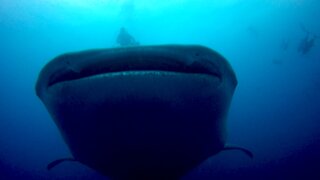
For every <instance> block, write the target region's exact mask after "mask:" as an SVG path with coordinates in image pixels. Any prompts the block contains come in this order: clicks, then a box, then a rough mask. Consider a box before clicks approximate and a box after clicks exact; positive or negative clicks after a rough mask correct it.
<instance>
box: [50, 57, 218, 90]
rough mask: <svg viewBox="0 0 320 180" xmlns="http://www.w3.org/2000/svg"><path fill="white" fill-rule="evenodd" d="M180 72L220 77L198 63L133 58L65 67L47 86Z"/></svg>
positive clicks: (52, 77)
mask: <svg viewBox="0 0 320 180" xmlns="http://www.w3.org/2000/svg"><path fill="white" fill-rule="evenodd" d="M181 73H188V74H199V75H200V74H204V75H210V76H215V77H217V78H219V79H221V76H220V73H219V72H217V70H216V69H214V71H213V70H210V69H209V68H207V67H206V66H204V65H202V64H198V63H194V64H192V65H184V64H182V63H180V64H178V63H174V61H173V60H171V59H169V60H168V59H163V60H161V61H159V60H158V62H156V63H155V61H153V64H136V63H135V61H134V60H132V59H130V61H129V62H126V61H122V63H120V64H119V63H118V64H115V65H114V64H108V62H106V64H105V66H102V67H91V66H87V67H85V68H83V69H82V70H81V71H79V72H78V71H74V70H73V69H72V68H67V69H65V70H64V71H62V72H59V71H58V72H56V73H54V74H52V76H51V78H50V81H49V83H48V87H50V86H53V85H55V84H58V83H63V82H69V81H74V80H81V79H87V78H101V77H111V76H128V75H150V74H152V75H159V76H163V75H178V74H181Z"/></svg>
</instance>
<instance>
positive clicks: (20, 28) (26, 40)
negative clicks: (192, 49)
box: [0, 0, 320, 180]
mask: <svg viewBox="0 0 320 180" xmlns="http://www.w3.org/2000/svg"><path fill="white" fill-rule="evenodd" d="M319 9H320V1H318V0H242V1H241V0H223V1H222V0H221V1H218V0H176V1H174V0H167V1H165V0H164V1H160V0H135V1H134V0H132V1H130V0H118V1H117V0H78V1H76V0H69V1H68V0H47V1H37V0H28V1H27V0H26V1H20V0H0V58H1V59H0V83H1V86H0V179H9V180H11V179H107V178H105V177H103V176H102V175H99V174H98V173H96V172H95V171H94V170H91V169H89V168H87V167H86V166H84V165H81V164H78V163H75V162H66V163H63V164H61V165H59V166H58V167H56V168H55V169H53V170H51V171H47V170H46V165H47V164H48V163H49V162H51V161H52V160H55V159H58V158H62V157H70V156H71V155H70V152H69V150H68V148H67V146H66V144H65V143H64V142H63V140H62V137H61V135H60V133H59V131H58V129H57V127H56V126H55V124H54V122H53V121H52V119H51V117H49V114H48V113H47V111H46V109H45V108H44V106H43V104H42V103H41V102H40V100H39V99H38V98H37V97H36V95H35V90H34V86H35V82H36V80H37V77H38V74H39V72H40V70H41V68H42V67H43V66H44V65H45V64H46V63H47V62H48V61H49V60H51V59H52V58H54V57H55V56H57V55H59V54H62V53H65V52H72V51H80V50H85V49H94V48H108V47H115V46H116V41H115V40H116V36H117V34H118V32H119V29H120V27H122V26H124V27H126V28H127V30H128V31H129V33H130V34H132V35H133V36H134V37H135V38H136V39H137V40H139V41H140V43H141V44H143V45H153V44H172V43H174V44H201V45H205V46H208V47H210V48H212V49H214V50H216V51H218V52H219V53H221V54H222V55H223V56H225V57H226V58H227V59H228V61H229V62H230V63H231V65H232V66H233V68H234V70H235V72H236V74H237V77H238V81H239V84H238V87H237V89H236V92H235V95H234V99H233V102H232V106H231V109H230V114H229V118H228V143H230V144H236V145H241V146H243V147H246V148H248V149H250V150H251V151H252V152H253V153H254V155H255V157H254V159H253V160H251V159H250V158H248V157H246V156H244V155H243V154H242V153H240V152H235V151H228V152H221V153H220V154H218V155H216V156H214V157H211V158H209V159H208V160H207V161H205V162H203V163H202V164H201V165H200V166H199V167H197V168H196V169H194V170H193V171H192V172H190V173H189V174H187V175H186V176H185V177H183V178H182V179H185V180H190V179H320V165H319V162H320V130H319V129H320V91H319V90H320V37H319V38H317V39H316V40H315V45H314V46H313V47H312V48H311V49H310V51H309V52H308V53H306V54H302V53H300V52H299V51H298V46H299V43H301V41H302V40H303V38H305V37H306V34H307V33H306V31H308V32H310V34H311V35H312V36H313V35H317V36H320V23H319V18H320V11H319ZM283 42H287V43H286V45H287V49H286V48H283V46H282V45H283V44H284V43H283Z"/></svg>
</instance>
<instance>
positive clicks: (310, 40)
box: [298, 25, 318, 55]
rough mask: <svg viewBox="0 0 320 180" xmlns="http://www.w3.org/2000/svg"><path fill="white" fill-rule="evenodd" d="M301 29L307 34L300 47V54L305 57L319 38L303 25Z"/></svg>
mask: <svg viewBox="0 0 320 180" xmlns="http://www.w3.org/2000/svg"><path fill="white" fill-rule="evenodd" d="M300 26H301V29H302V30H303V31H304V32H305V33H306V36H305V37H304V38H303V39H302V40H301V41H300V43H299V46H298V52H300V53H301V54H303V55H305V54H307V53H309V52H310V50H311V49H312V48H313V47H314V45H315V41H316V39H317V38H318V36H317V35H315V34H311V33H310V32H309V31H308V30H307V29H306V28H305V27H304V26H303V25H300Z"/></svg>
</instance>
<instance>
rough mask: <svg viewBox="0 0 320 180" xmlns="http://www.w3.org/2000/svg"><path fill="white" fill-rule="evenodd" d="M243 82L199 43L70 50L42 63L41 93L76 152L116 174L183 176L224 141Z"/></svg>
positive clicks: (80, 159)
mask: <svg viewBox="0 0 320 180" xmlns="http://www.w3.org/2000/svg"><path fill="white" fill-rule="evenodd" d="M236 85H237V79H236V76H235V73H234V71H233V70H232V68H231V66H230V65H229V63H228V62H227V61H226V60H225V59H224V58H223V57H222V56H221V55H219V54H218V53H217V52H215V51H213V50H211V49H209V48H206V47H203V46H197V45H194V46H192V45H188V46H187V45H161V46H137V47H126V48H111V49H97V50H88V51H82V52H76V53H68V54H64V55H61V56H58V57H57V58H55V59H53V60H52V61H50V62H49V63H48V64H47V65H46V66H45V67H44V68H43V69H42V71H41V73H40V75H39V78H38V81H37V84H36V93H37V95H38V97H39V98H40V99H41V100H42V102H43V103H44V105H45V106H46V108H47V110H48V112H49V113H50V115H51V116H52V118H53V119H54V121H55V123H56V125H57V127H58V128H59V130H60V132H61V134H62V136H63V138H64V140H65V142H66V144H67V145H68V147H69V149H70V151H71V153H72V155H73V158H65V159H59V160H56V161H54V162H52V163H50V164H49V165H48V169H51V168H53V167H54V166H56V165H57V164H59V163H61V162H63V161H68V160H71V161H78V162H80V163H82V164H85V165H87V166H89V167H91V168H92V169H94V170H96V171H98V172H100V173H102V174H104V175H106V176H108V177H110V178H112V179H123V180H129V179H130V180H131V179H142V180H143V179H155V180H157V179H159V180H160V179H178V178H180V177H181V176H183V175H184V174H186V173H187V172H188V171H190V170H191V169H193V168H195V167H196V166H197V165H199V164H200V163H201V162H203V161H204V160H206V159H207V158H208V157H210V156H212V155H215V154H217V153H218V152H220V151H222V150H230V149H238V150H242V151H243V152H245V153H246V154H247V155H249V156H250V157H252V153H251V152H250V151H248V150H246V149H244V148H241V147H230V146H226V117H227V114H228V109H229V105H230V102H231V99H232V96H233V93H234V90H235V88H236Z"/></svg>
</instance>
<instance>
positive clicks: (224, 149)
mask: <svg viewBox="0 0 320 180" xmlns="http://www.w3.org/2000/svg"><path fill="white" fill-rule="evenodd" d="M222 150H223V151H226V150H240V151H242V152H243V153H245V154H246V155H247V156H249V157H250V158H253V153H252V152H251V151H250V150H248V149H245V148H243V147H238V146H231V145H226V146H225V147H224V148H223V149H222Z"/></svg>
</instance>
